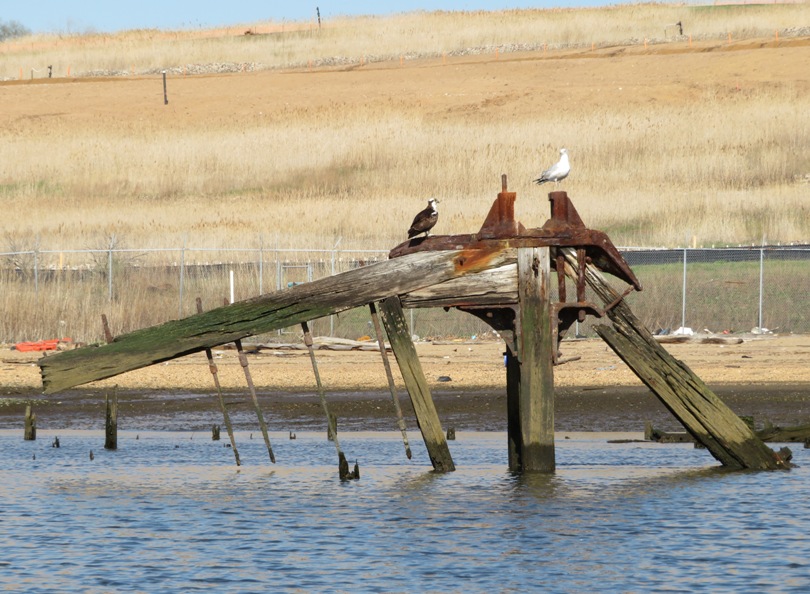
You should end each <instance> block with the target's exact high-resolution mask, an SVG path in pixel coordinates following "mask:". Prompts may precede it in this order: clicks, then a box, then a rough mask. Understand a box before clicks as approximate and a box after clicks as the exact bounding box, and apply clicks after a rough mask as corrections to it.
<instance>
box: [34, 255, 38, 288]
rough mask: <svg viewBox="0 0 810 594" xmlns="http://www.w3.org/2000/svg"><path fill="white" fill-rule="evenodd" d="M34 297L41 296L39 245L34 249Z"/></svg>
mask: <svg viewBox="0 0 810 594" xmlns="http://www.w3.org/2000/svg"><path fill="white" fill-rule="evenodd" d="M34 297H39V247H37V248H36V249H35V250H34Z"/></svg>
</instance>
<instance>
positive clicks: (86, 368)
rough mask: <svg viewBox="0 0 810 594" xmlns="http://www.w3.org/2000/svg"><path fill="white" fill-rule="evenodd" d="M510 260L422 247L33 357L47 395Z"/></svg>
mask: <svg viewBox="0 0 810 594" xmlns="http://www.w3.org/2000/svg"><path fill="white" fill-rule="evenodd" d="M514 261H515V251H514V250H512V249H497V250H469V249H468V250H451V251H443V252H422V253H418V254H410V255H408V256H403V257H401V258H396V259H393V260H387V261H385V262H379V263H377V264H372V265H370V266H366V267H363V268H358V269H355V270H350V271H348V272H344V273H342V274H338V275H335V276H330V277H326V278H322V279H319V280H316V281H313V282H311V283H306V284H304V285H298V286H296V287H292V288H290V289H287V290H284V291H279V292H276V293H270V294H267V295H262V296H260V297H256V298H254V299H249V300H247V301H240V302H238V303H234V304H232V305H229V306H227V307H220V308H217V309H212V310H210V311H207V312H205V313H202V314H197V315H194V316H190V317H187V318H182V319H180V320H174V321H171V322H166V323H165V324H161V325H159V326H152V327H150V328H144V329H142V330H136V331H135V332H130V333H129V334H124V335H121V336H118V337H117V338H116V339H115V340H114V341H113V342H112V343H110V344H104V345H93V346H88V347H84V348H81V349H76V350H73V351H64V352H62V353H59V354H57V355H54V356H51V357H45V358H43V359H41V360H40V362H39V366H40V371H41V374H42V384H43V388H44V391H45V393H48V394H51V393H54V392H58V391H60V390H65V389H67V388H71V387H74V386H78V385H80V384H85V383H87V382H92V381H96V380H100V379H105V378H109V377H113V376H115V375H118V374H121V373H124V372H127V371H132V370H133V369H140V368H141V367H146V366H148V365H152V364H154V363H160V362H162V361H168V360H170V359H175V358H177V357H182V356H184V355H188V354H191V353H196V352H199V351H203V350H204V349H206V348H212V347H215V346H217V345H220V344H225V343H228V342H234V341H235V340H240V339H242V338H246V337H248V336H254V335H256V334H263V333H265V332H270V331H272V330H277V329H279V328H286V327H289V326H294V325H296V324H300V323H301V322H306V321H308V320H314V319H317V318H320V317H324V316H328V315H330V314H334V313H338V312H341V311H345V310H347V309H352V308H354V307H360V306H365V305H366V304H368V303H370V302H372V301H380V300H381V299H384V298H386V297H389V296H391V295H399V294H402V293H407V292H409V291H415V290H417V289H420V288H423V287H427V286H430V285H433V284H437V283H441V282H444V281H446V280H449V279H452V278H457V277H461V276H465V275H468V274H475V273H478V272H481V271H484V270H488V269H490V268H497V267H499V266H503V265H504V264H509V263H510V262H514Z"/></svg>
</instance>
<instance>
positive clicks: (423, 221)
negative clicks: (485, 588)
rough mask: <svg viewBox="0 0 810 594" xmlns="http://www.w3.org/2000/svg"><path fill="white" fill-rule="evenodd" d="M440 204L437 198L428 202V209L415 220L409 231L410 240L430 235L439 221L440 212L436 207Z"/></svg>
mask: <svg viewBox="0 0 810 594" xmlns="http://www.w3.org/2000/svg"><path fill="white" fill-rule="evenodd" d="M438 203H439V201H438V200H436V199H435V198H431V199H430V200H428V205H427V208H426V209H425V210H423V211H421V212H420V213H419V214H417V215H416V216H415V217H414V218H413V223H411V228H410V229H408V239H410V238H412V237H415V236H416V235H419V234H420V233H424V234H425V237H427V236H428V235H430V230H431V229H433V226H434V225H435V224H436V221H438V220H439V211H438V210H436V205H437V204H438Z"/></svg>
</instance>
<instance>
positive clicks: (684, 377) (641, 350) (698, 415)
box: [562, 249, 787, 469]
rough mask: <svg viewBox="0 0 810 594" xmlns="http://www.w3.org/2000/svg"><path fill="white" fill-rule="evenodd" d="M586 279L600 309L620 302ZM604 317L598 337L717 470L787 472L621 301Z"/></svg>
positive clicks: (591, 277) (594, 275)
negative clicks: (720, 467) (606, 319)
mask: <svg viewBox="0 0 810 594" xmlns="http://www.w3.org/2000/svg"><path fill="white" fill-rule="evenodd" d="M562 251H563V254H564V255H565V258H566V263H567V264H568V266H566V274H567V275H569V276H571V275H575V274H576V270H577V261H576V253H575V252H574V251H573V250H570V249H563V250H562ZM585 279H586V281H587V283H588V285H589V286H590V287H591V288H592V289H593V290H594V292H595V293H596V294H597V295H598V296H599V297H600V298H601V299H602V301H603V302H604V303H606V304H609V303H614V302H616V300H617V299H619V297H620V294H619V293H618V291H616V290H615V289H613V287H611V286H610V285H609V284H608V283H607V281H606V280H605V278H604V277H603V276H602V274H601V273H600V272H599V271H598V270H597V269H596V268H595V267H593V266H592V265H590V264H589V265H588V266H587V268H586V273H585ZM607 313H608V317H609V318H610V320H611V322H612V323H613V325H612V327H610V326H607V325H598V326H595V328H594V329H595V330H596V332H597V333H598V334H599V335H600V336H601V337H602V338H603V339H604V340H605V341H606V342H607V343H608V345H609V346H610V347H611V348H612V349H613V350H614V351H615V352H616V354H617V355H619V357H621V358H622V360H624V361H625V363H627V364H628V365H629V366H630V368H631V369H632V370H633V372H634V373H635V374H636V375H637V376H638V377H639V379H641V381H643V382H644V383H645V384H646V385H647V387H649V388H650V390H652V392H653V393H654V394H655V395H656V396H657V397H658V399H659V400H661V402H662V403H663V404H664V406H666V407H667V408H668V409H669V411H670V412H672V414H673V415H675V417H676V418H677V419H678V420H679V421H680V422H681V423H682V424H683V425H684V427H685V428H686V430H687V431H688V432H689V433H691V434H692V435H693V436H694V437H695V439H696V440H697V441H699V442H700V443H701V444H702V445H704V446H705V447H706V448H707V449H708V450H709V452H710V453H711V454H712V456H714V457H715V458H716V459H717V460H718V461H719V462H720V463H721V464H723V465H724V466H727V467H730V468H749V469H777V468H786V467H787V464H786V463H785V462H783V461H782V460H781V459H780V458H779V457H778V456H777V454H776V453H775V452H774V451H773V450H771V449H770V448H769V447H767V446H766V445H765V444H764V443H763V442H762V441H761V440H760V439H759V438H757V436H756V435H755V434H754V432H753V431H752V430H751V428H750V427H749V426H748V425H747V424H746V423H745V422H744V421H743V420H742V419H740V417H738V416H737V415H736V414H734V412H733V411H732V410H731V409H730V408H728V406H726V404H725V403H724V402H723V401H722V400H720V398H719V397H718V396H717V395H716V394H715V393H714V392H712V391H711V390H710V389H709V388H708V386H706V384H704V383H703V381H702V380H701V379H700V378H699V377H698V376H697V375H695V374H694V373H693V372H692V370H691V369H689V367H688V366H687V365H686V364H685V363H683V362H682V361H679V360H678V359H675V358H674V357H673V356H672V355H671V354H670V353H669V352H668V351H667V350H666V349H664V347H662V346H661V345H660V344H658V342H657V341H656V340H655V338H654V337H653V335H652V334H651V333H650V331H649V330H648V329H647V328H646V327H645V326H644V324H642V323H641V321H640V320H639V319H638V318H637V317H636V316H635V314H633V312H632V310H631V309H630V306H629V305H628V304H627V302H626V301H625V300H623V299H622V300H619V301H618V302H617V303H616V305H615V306H614V307H613V308H611V309H610V310H609V311H608V312H607Z"/></svg>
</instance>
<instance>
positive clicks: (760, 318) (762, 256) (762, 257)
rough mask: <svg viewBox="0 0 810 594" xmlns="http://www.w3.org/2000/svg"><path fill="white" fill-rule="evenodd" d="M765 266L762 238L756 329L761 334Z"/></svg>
mask: <svg viewBox="0 0 810 594" xmlns="http://www.w3.org/2000/svg"><path fill="white" fill-rule="evenodd" d="M764 264H765V237H764V236H763V237H762V247H761V248H759V317H758V320H759V321H758V322H757V328H759V331H760V332H762V292H763V276H764V275H763V272H764Z"/></svg>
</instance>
